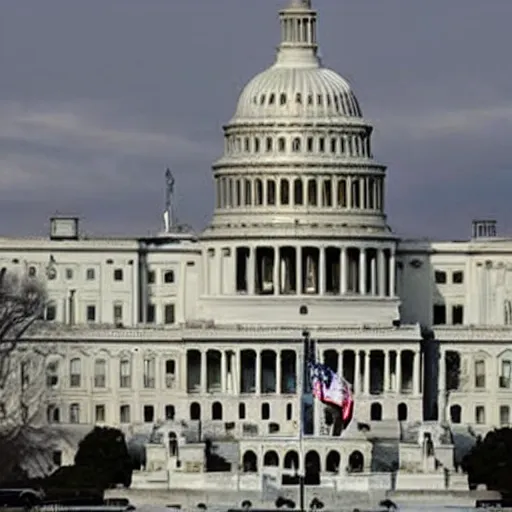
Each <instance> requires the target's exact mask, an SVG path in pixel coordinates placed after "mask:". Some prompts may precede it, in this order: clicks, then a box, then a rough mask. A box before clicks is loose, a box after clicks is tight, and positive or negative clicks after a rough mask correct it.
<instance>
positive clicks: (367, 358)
mask: <svg viewBox="0 0 512 512" xmlns="http://www.w3.org/2000/svg"><path fill="white" fill-rule="evenodd" d="M370 362H371V351H370V350H365V353H364V392H365V394H367V395H369V394H370V373H371V372H370Z"/></svg>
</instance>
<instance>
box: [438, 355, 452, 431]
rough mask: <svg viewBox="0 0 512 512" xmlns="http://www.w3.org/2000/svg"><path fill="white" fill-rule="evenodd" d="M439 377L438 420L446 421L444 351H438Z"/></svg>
mask: <svg viewBox="0 0 512 512" xmlns="http://www.w3.org/2000/svg"><path fill="white" fill-rule="evenodd" d="M439 352H440V354H439V376H438V389H439V396H438V397H437V399H438V403H439V419H440V420H441V421H447V420H449V419H450V418H448V415H447V414H446V409H447V405H448V404H447V403H446V402H447V400H446V399H447V393H446V360H445V354H444V351H442V350H440V351H439Z"/></svg>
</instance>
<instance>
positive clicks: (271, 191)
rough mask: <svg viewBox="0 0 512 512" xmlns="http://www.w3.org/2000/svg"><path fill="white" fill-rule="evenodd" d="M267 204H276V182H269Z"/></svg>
mask: <svg viewBox="0 0 512 512" xmlns="http://www.w3.org/2000/svg"><path fill="white" fill-rule="evenodd" d="M267 204H268V205H270V206H274V205H275V204H276V182H275V181H274V180H267Z"/></svg>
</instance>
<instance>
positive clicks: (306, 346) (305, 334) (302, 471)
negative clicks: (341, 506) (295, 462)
mask: <svg viewBox="0 0 512 512" xmlns="http://www.w3.org/2000/svg"><path fill="white" fill-rule="evenodd" d="M302 338H303V346H302V386H301V394H300V404H301V411H300V412H301V422H300V432H299V447H300V460H302V468H300V462H299V504H300V511H301V512H305V505H304V490H305V489H304V479H305V477H306V459H305V455H304V429H305V426H306V396H307V394H308V392H309V386H308V380H309V372H308V358H309V350H310V342H311V340H310V334H309V331H307V330H304V331H302Z"/></svg>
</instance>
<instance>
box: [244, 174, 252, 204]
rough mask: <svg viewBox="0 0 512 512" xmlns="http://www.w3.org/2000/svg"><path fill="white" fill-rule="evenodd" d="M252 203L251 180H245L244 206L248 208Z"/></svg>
mask: <svg viewBox="0 0 512 512" xmlns="http://www.w3.org/2000/svg"><path fill="white" fill-rule="evenodd" d="M251 203H252V184H251V180H245V206H250V205H251Z"/></svg>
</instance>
